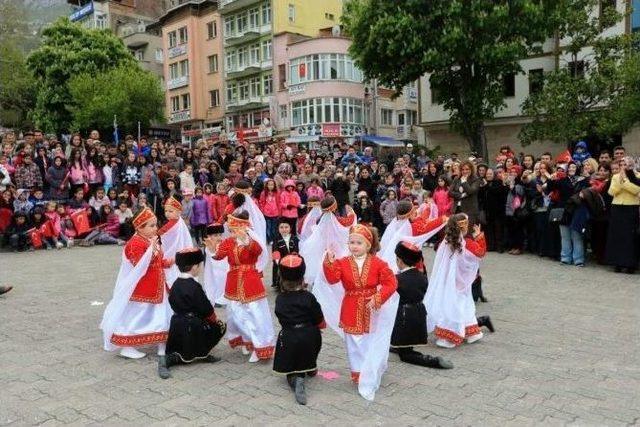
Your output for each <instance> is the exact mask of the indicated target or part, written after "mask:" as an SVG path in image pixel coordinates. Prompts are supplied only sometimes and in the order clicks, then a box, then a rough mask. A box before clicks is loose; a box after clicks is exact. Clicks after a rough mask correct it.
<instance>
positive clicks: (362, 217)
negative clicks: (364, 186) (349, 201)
mask: <svg viewBox="0 0 640 427" xmlns="http://www.w3.org/2000/svg"><path fill="white" fill-rule="evenodd" d="M373 209H374V208H373V203H371V200H369V195H368V194H367V193H366V192H365V191H360V192H359V193H358V199H357V201H356V205H355V206H354V207H353V210H354V212H355V213H356V217H357V218H358V222H359V223H360V222H361V223H363V224H367V225H373V219H374V217H373V216H374V211H373Z"/></svg>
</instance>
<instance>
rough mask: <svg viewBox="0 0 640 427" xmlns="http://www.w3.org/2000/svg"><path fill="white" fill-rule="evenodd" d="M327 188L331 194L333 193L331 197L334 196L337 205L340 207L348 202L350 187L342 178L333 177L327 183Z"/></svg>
mask: <svg viewBox="0 0 640 427" xmlns="http://www.w3.org/2000/svg"><path fill="white" fill-rule="evenodd" d="M329 190H330V191H331V194H333V197H335V198H336V202H337V203H338V207H340V208H342V207H343V206H344V205H346V204H347V203H349V191H350V190H351V187H350V186H349V183H348V182H347V181H346V180H345V179H344V178H342V179H334V180H333V182H332V183H331V184H330V185H329Z"/></svg>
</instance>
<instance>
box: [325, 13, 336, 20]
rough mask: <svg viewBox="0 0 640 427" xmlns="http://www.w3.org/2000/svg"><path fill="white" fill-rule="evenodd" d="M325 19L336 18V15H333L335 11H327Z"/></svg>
mask: <svg viewBox="0 0 640 427" xmlns="http://www.w3.org/2000/svg"><path fill="white" fill-rule="evenodd" d="M324 19H328V20H329V21H333V20H335V19H336V17H335V16H333V13H325V14H324Z"/></svg>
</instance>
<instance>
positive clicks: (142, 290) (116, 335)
mask: <svg viewBox="0 0 640 427" xmlns="http://www.w3.org/2000/svg"><path fill="white" fill-rule="evenodd" d="M132 222H133V226H134V227H135V228H136V234H135V235H134V236H133V237H132V238H131V239H130V240H129V241H128V242H127V244H126V245H125V247H124V250H123V253H122V265H121V267H120V271H119V273H118V278H117V279H116V286H115V289H114V291H113V298H112V299H111V301H110V302H109V304H108V305H107V307H106V309H105V311H104V315H103V318H102V322H101V324H100V329H102V332H103V345H104V349H105V350H107V351H113V350H116V349H117V348H120V349H121V352H120V354H121V355H122V356H125V357H130V358H141V357H144V356H145V354H144V353H141V352H139V351H137V350H135V349H134V347H139V346H146V345H151V344H158V355H159V356H161V360H160V363H159V372H160V370H161V368H163V367H166V361H165V360H164V355H165V342H166V341H167V335H168V331H169V320H170V318H171V314H172V313H171V307H170V306H169V303H168V299H167V295H168V288H167V284H166V281H165V273H164V269H165V268H168V267H170V266H171V265H172V263H173V261H172V260H170V259H166V258H165V256H164V253H163V252H162V249H161V247H160V244H159V242H155V243H153V244H152V242H151V240H149V239H147V238H145V237H143V236H142V235H141V234H140V229H141V228H142V227H143V226H145V225H146V224H147V223H150V222H152V223H153V225H154V226H155V224H156V223H157V219H156V217H155V215H154V214H153V212H152V211H151V209H149V208H145V209H143V210H142V211H141V212H139V213H138V214H136V216H135V217H134V218H133V221H132ZM161 375H162V374H161Z"/></svg>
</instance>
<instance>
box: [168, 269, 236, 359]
mask: <svg viewBox="0 0 640 427" xmlns="http://www.w3.org/2000/svg"><path fill="white" fill-rule="evenodd" d="M169 304H170V305H171V309H172V310H173V311H174V313H175V314H174V315H173V316H172V317H171V326H170V327H169V338H168V340H167V354H176V355H178V356H179V357H180V359H181V361H182V362H185V363H189V362H193V361H194V360H196V359H201V358H205V357H206V356H207V355H208V354H209V352H210V351H211V349H212V348H213V347H214V346H215V345H216V344H218V342H219V341H220V339H221V338H222V336H223V335H224V333H225V331H226V325H225V324H224V323H222V322H221V321H219V320H214V319H215V314H214V310H213V306H212V305H211V302H209V299H208V298H207V295H206V294H205V293H204V290H203V289H202V286H201V285H200V283H198V282H197V281H196V280H195V279H193V278H187V279H184V278H178V279H176V281H175V282H174V283H173V287H172V288H171V293H170V294H169Z"/></svg>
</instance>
